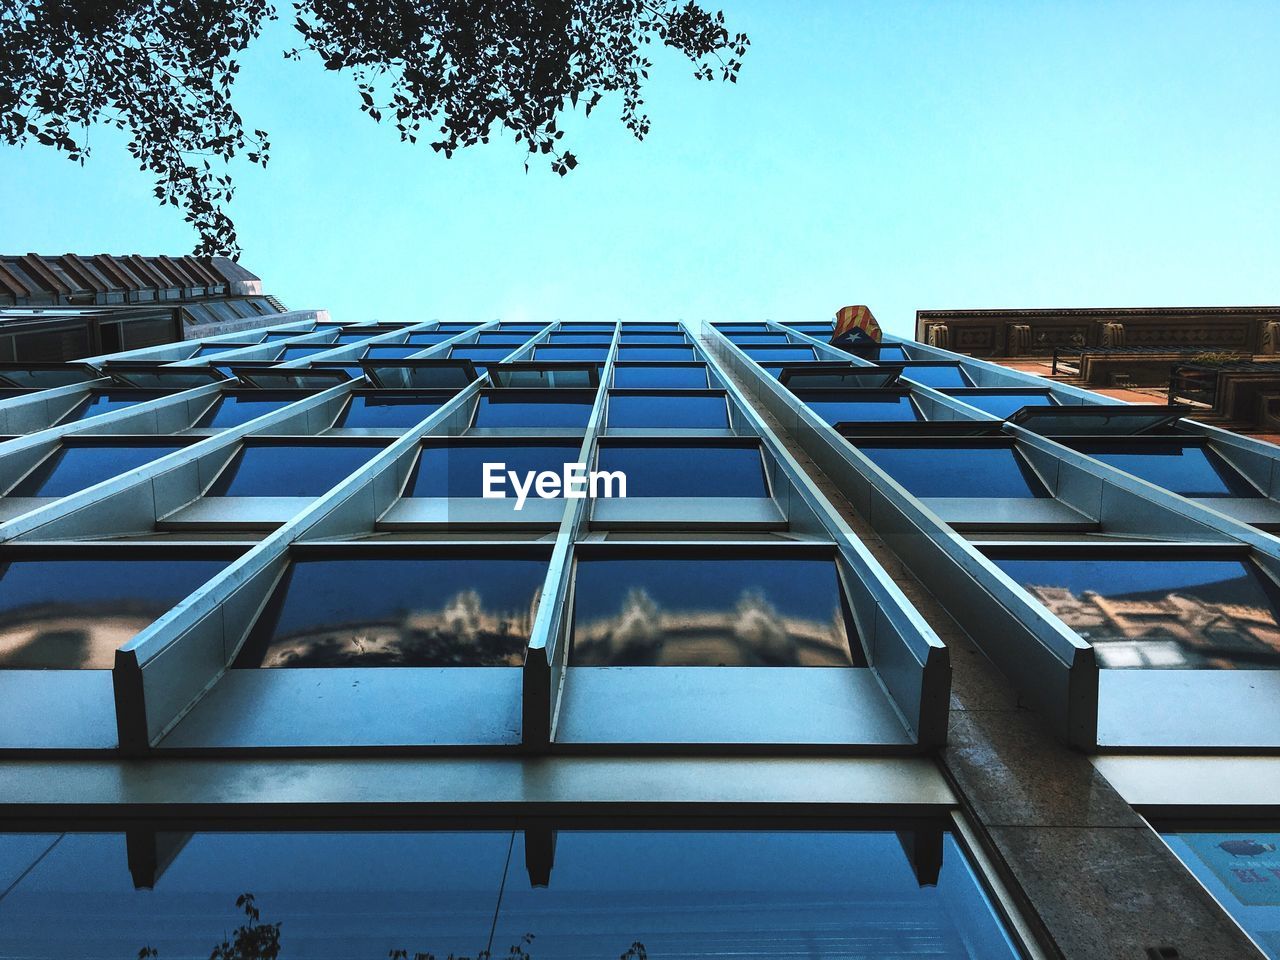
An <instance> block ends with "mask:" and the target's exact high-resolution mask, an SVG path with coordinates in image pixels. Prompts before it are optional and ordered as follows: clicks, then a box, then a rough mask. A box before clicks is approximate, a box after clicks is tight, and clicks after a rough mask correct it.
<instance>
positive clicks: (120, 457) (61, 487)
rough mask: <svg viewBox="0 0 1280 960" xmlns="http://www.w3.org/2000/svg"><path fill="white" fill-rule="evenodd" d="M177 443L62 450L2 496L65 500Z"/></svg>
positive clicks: (165, 452)
mask: <svg viewBox="0 0 1280 960" xmlns="http://www.w3.org/2000/svg"><path fill="white" fill-rule="evenodd" d="M183 446H184V444H181V443H157V444H137V445H130V444H127V443H120V444H110V445H108V444H94V445H92V446H78V445H76V446H63V447H59V448H58V449H57V450H55V451H54V452H53V453H52V454H50V455H49V456H47V457H45V458H44V459H43V460H42V461H40V463H39V465H38V466H37V467H36V468H35V469H34V470H32V471H31V472H30V473H28V474H27V475H26V476H25V477H23V478H22V479H21V480H19V481H18V482H17V484H16V485H15V486H14V487H13V488H12V489H11V490H10V491H9V492H8V493H7V494H5V496H9V497H66V496H70V495H71V494H73V493H78V492H79V491H81V490H84V489H86V488H88V487H92V486H93V485H94V484H95V483H101V482H102V481H104V480H110V479H111V478H112V477H118V476H120V475H121V474H125V473H128V472H129V471H130V470H136V469H138V467H141V466H143V465H145V464H148V463H151V462H152V461H153V460H159V459H160V458H161V457H165V456H168V455H169V454H171V453H173V452H174V451H175V450H181V449H182V448H183Z"/></svg>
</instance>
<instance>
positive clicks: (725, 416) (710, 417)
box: [609, 393, 729, 430]
mask: <svg viewBox="0 0 1280 960" xmlns="http://www.w3.org/2000/svg"><path fill="white" fill-rule="evenodd" d="M609 426H610V427H648V428H657V427H680V428H697V427H702V428H706V429H710V430H725V429H728V427H729V412H728V409H727V407H726V406H725V400H724V396H723V395H721V394H718V393H702V394H698V393H691V394H661V393H639V394H627V393H612V394H610V395H609Z"/></svg>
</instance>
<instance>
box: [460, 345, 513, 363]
mask: <svg viewBox="0 0 1280 960" xmlns="http://www.w3.org/2000/svg"><path fill="white" fill-rule="evenodd" d="M517 349H518V348H517V347H450V348H449V356H451V357H456V358H458V359H460V360H476V361H479V362H482V363H483V362H486V361H487V362H490V363H496V362H498V361H499V360H504V359H506V358H507V357H508V356H510V355H511V354H512V353H514V352H515V351H516V350H517Z"/></svg>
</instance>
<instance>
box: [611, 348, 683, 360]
mask: <svg viewBox="0 0 1280 960" xmlns="http://www.w3.org/2000/svg"><path fill="white" fill-rule="evenodd" d="M618 359H619V360H623V361H629V360H694V359H697V358H696V357H694V355H693V349H692V348H691V347H621V346H620V347H618Z"/></svg>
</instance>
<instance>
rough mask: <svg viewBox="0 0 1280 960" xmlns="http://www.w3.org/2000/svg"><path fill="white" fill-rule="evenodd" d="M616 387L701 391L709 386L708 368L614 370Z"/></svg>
mask: <svg viewBox="0 0 1280 960" xmlns="http://www.w3.org/2000/svg"><path fill="white" fill-rule="evenodd" d="M613 385H614V386H615V387H665V388H668V389H677V390H678V389H694V390H699V389H702V388H704V387H705V386H706V385H707V368H706V367H704V366H702V365H701V364H699V365H698V366H688V367H664V366H652V367H650V366H634V367H633V366H626V365H625V364H618V365H615V366H614V368H613Z"/></svg>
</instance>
